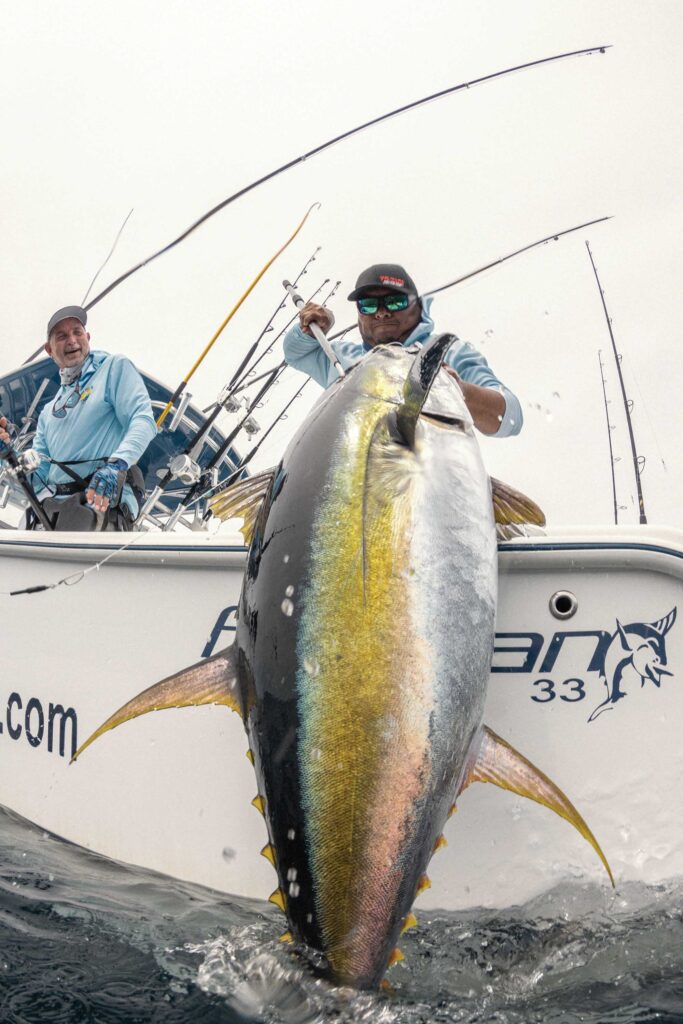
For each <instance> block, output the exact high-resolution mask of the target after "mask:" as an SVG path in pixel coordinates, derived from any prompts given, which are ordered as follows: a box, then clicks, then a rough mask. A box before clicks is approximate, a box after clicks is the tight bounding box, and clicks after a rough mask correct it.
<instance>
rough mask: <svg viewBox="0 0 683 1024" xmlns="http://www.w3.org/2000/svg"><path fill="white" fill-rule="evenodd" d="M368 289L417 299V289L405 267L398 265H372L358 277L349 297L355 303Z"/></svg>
mask: <svg viewBox="0 0 683 1024" xmlns="http://www.w3.org/2000/svg"><path fill="white" fill-rule="evenodd" d="M368 288H389V289H390V290H391V291H392V292H400V293H401V294H402V295H411V296H414V297H417V287H416V285H415V282H414V281H413V279H412V277H411V276H410V274H409V273H407V271H406V269H405V267H402V266H401V265H400V264H399V263H374V264H373V265H372V266H371V267H368V269H367V270H364V271H363V272H362V273H361V274H359V275H358V280H357V281H356V287H355V288H354V289H353V291H352V292H351V294H350V295H349V301H350V302H355V301H356V299H360V298H362V297H363V295H365V293H366V291H367V290H368Z"/></svg>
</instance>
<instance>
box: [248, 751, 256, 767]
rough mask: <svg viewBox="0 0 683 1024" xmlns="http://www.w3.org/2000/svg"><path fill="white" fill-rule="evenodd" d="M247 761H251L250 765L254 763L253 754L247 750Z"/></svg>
mask: <svg viewBox="0 0 683 1024" xmlns="http://www.w3.org/2000/svg"><path fill="white" fill-rule="evenodd" d="M247 760H248V761H251V763H252V764H253V763H254V752H253V750H248V751H247Z"/></svg>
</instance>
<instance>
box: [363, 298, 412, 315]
mask: <svg viewBox="0 0 683 1024" xmlns="http://www.w3.org/2000/svg"><path fill="white" fill-rule="evenodd" d="M412 301H413V297H412V296H411V295H399V294H395V295H366V296H365V297H364V298H362V299H356V305H357V306H358V312H359V313H362V314H363V316H372V315H373V313H376V312H377V310H378V309H379V308H380V306H382V308H383V309H386V310H387V311H388V312H389V313H400V312H401V310H403V309H407V308H408V306H409V305H410V304H411V302H412Z"/></svg>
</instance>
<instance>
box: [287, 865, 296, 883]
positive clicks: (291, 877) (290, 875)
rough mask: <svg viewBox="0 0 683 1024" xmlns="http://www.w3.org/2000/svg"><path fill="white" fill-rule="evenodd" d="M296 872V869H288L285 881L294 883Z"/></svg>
mask: <svg viewBox="0 0 683 1024" xmlns="http://www.w3.org/2000/svg"><path fill="white" fill-rule="evenodd" d="M296 876H297V870H296V868H290V869H289V871H288V872H287V881H288V882H296Z"/></svg>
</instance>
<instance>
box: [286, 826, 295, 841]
mask: <svg viewBox="0 0 683 1024" xmlns="http://www.w3.org/2000/svg"><path fill="white" fill-rule="evenodd" d="M287 838H288V839H296V832H295V831H294V829H293V828H290V830H289V832H288V833H287Z"/></svg>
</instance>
